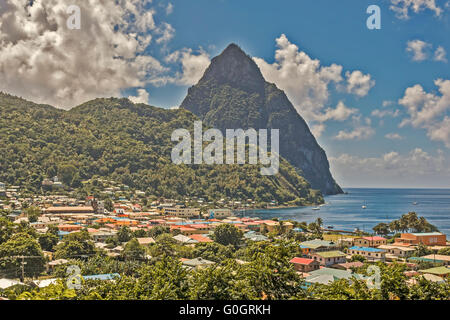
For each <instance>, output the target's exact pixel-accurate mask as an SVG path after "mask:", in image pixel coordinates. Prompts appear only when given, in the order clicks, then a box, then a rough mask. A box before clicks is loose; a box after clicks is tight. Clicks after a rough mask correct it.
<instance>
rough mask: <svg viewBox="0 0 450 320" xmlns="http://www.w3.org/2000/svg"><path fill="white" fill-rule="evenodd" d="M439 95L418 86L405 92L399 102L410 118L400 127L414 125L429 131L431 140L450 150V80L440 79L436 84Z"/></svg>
mask: <svg viewBox="0 0 450 320" xmlns="http://www.w3.org/2000/svg"><path fill="white" fill-rule="evenodd" d="M434 83H435V85H436V86H437V87H438V91H439V94H438V93H427V92H426V91H425V90H424V89H423V87H422V86H421V85H419V84H416V85H414V86H412V87H409V88H407V89H406V90H405V94H404V96H403V98H401V99H400V100H399V101H398V102H399V104H400V105H402V106H403V107H405V109H406V111H407V113H408V115H409V117H408V118H406V119H404V120H403V121H402V122H401V123H400V127H403V126H405V125H408V124H410V125H412V126H413V127H415V128H423V129H426V130H427V135H428V137H429V138H430V139H431V140H435V141H442V142H444V144H445V145H446V146H447V147H448V148H450V129H449V128H450V118H449V110H450V80H442V79H438V80H436V81H435V82H434Z"/></svg>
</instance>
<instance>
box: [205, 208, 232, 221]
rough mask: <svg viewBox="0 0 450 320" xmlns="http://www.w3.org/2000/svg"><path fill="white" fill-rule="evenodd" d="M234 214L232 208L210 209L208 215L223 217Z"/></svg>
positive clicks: (214, 217) (216, 217) (213, 217)
mask: <svg viewBox="0 0 450 320" xmlns="http://www.w3.org/2000/svg"><path fill="white" fill-rule="evenodd" d="M232 215H233V212H232V211H231V210H230V209H210V210H209V215H208V217H210V218H212V219H223V218H227V217H230V216H232Z"/></svg>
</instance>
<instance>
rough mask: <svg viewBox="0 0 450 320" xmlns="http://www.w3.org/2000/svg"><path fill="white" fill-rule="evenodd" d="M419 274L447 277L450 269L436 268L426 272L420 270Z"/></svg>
mask: <svg viewBox="0 0 450 320" xmlns="http://www.w3.org/2000/svg"><path fill="white" fill-rule="evenodd" d="M419 272H422V273H431V274H441V275H446V274H450V268H447V267H435V268H430V269H425V270H419Z"/></svg>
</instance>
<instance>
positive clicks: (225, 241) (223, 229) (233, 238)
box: [213, 223, 242, 246]
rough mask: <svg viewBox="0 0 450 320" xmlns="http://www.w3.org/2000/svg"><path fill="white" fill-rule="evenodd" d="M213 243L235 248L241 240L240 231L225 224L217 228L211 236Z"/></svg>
mask: <svg viewBox="0 0 450 320" xmlns="http://www.w3.org/2000/svg"><path fill="white" fill-rule="evenodd" d="M213 238H214V241H216V242H218V243H220V244H222V245H224V246H228V245H230V244H231V245H233V246H237V245H238V244H239V243H240V242H241V239H242V231H241V230H239V229H238V228H237V227H236V226H233V225H231V224H228V223H225V224H221V225H219V226H217V227H216V228H215V229H214V234H213Z"/></svg>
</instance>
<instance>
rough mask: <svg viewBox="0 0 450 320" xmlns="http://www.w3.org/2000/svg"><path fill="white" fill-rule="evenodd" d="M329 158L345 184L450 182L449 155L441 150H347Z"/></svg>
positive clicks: (374, 185)
mask: <svg viewBox="0 0 450 320" xmlns="http://www.w3.org/2000/svg"><path fill="white" fill-rule="evenodd" d="M329 161H330V166H331V169H332V171H333V172H334V175H335V178H336V179H338V180H339V181H342V183H343V184H344V185H346V186H373V187H376V186H383V187H386V185H391V186H397V187H406V186H410V185H416V186H418V187H420V186H423V187H429V186H434V187H438V186H441V187H449V186H450V185H449V181H450V163H449V158H448V157H446V156H445V154H444V153H443V151H442V150H438V151H437V154H436V155H435V156H433V155H431V154H429V153H428V152H426V151H424V150H422V149H420V148H416V149H413V150H411V151H410V152H409V153H407V154H400V153H398V152H395V151H392V152H388V153H385V154H383V155H381V156H379V157H368V158H364V157H360V156H354V155H349V154H346V153H345V154H341V155H339V156H337V157H330V158H329ZM369 184H370V185H369Z"/></svg>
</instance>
